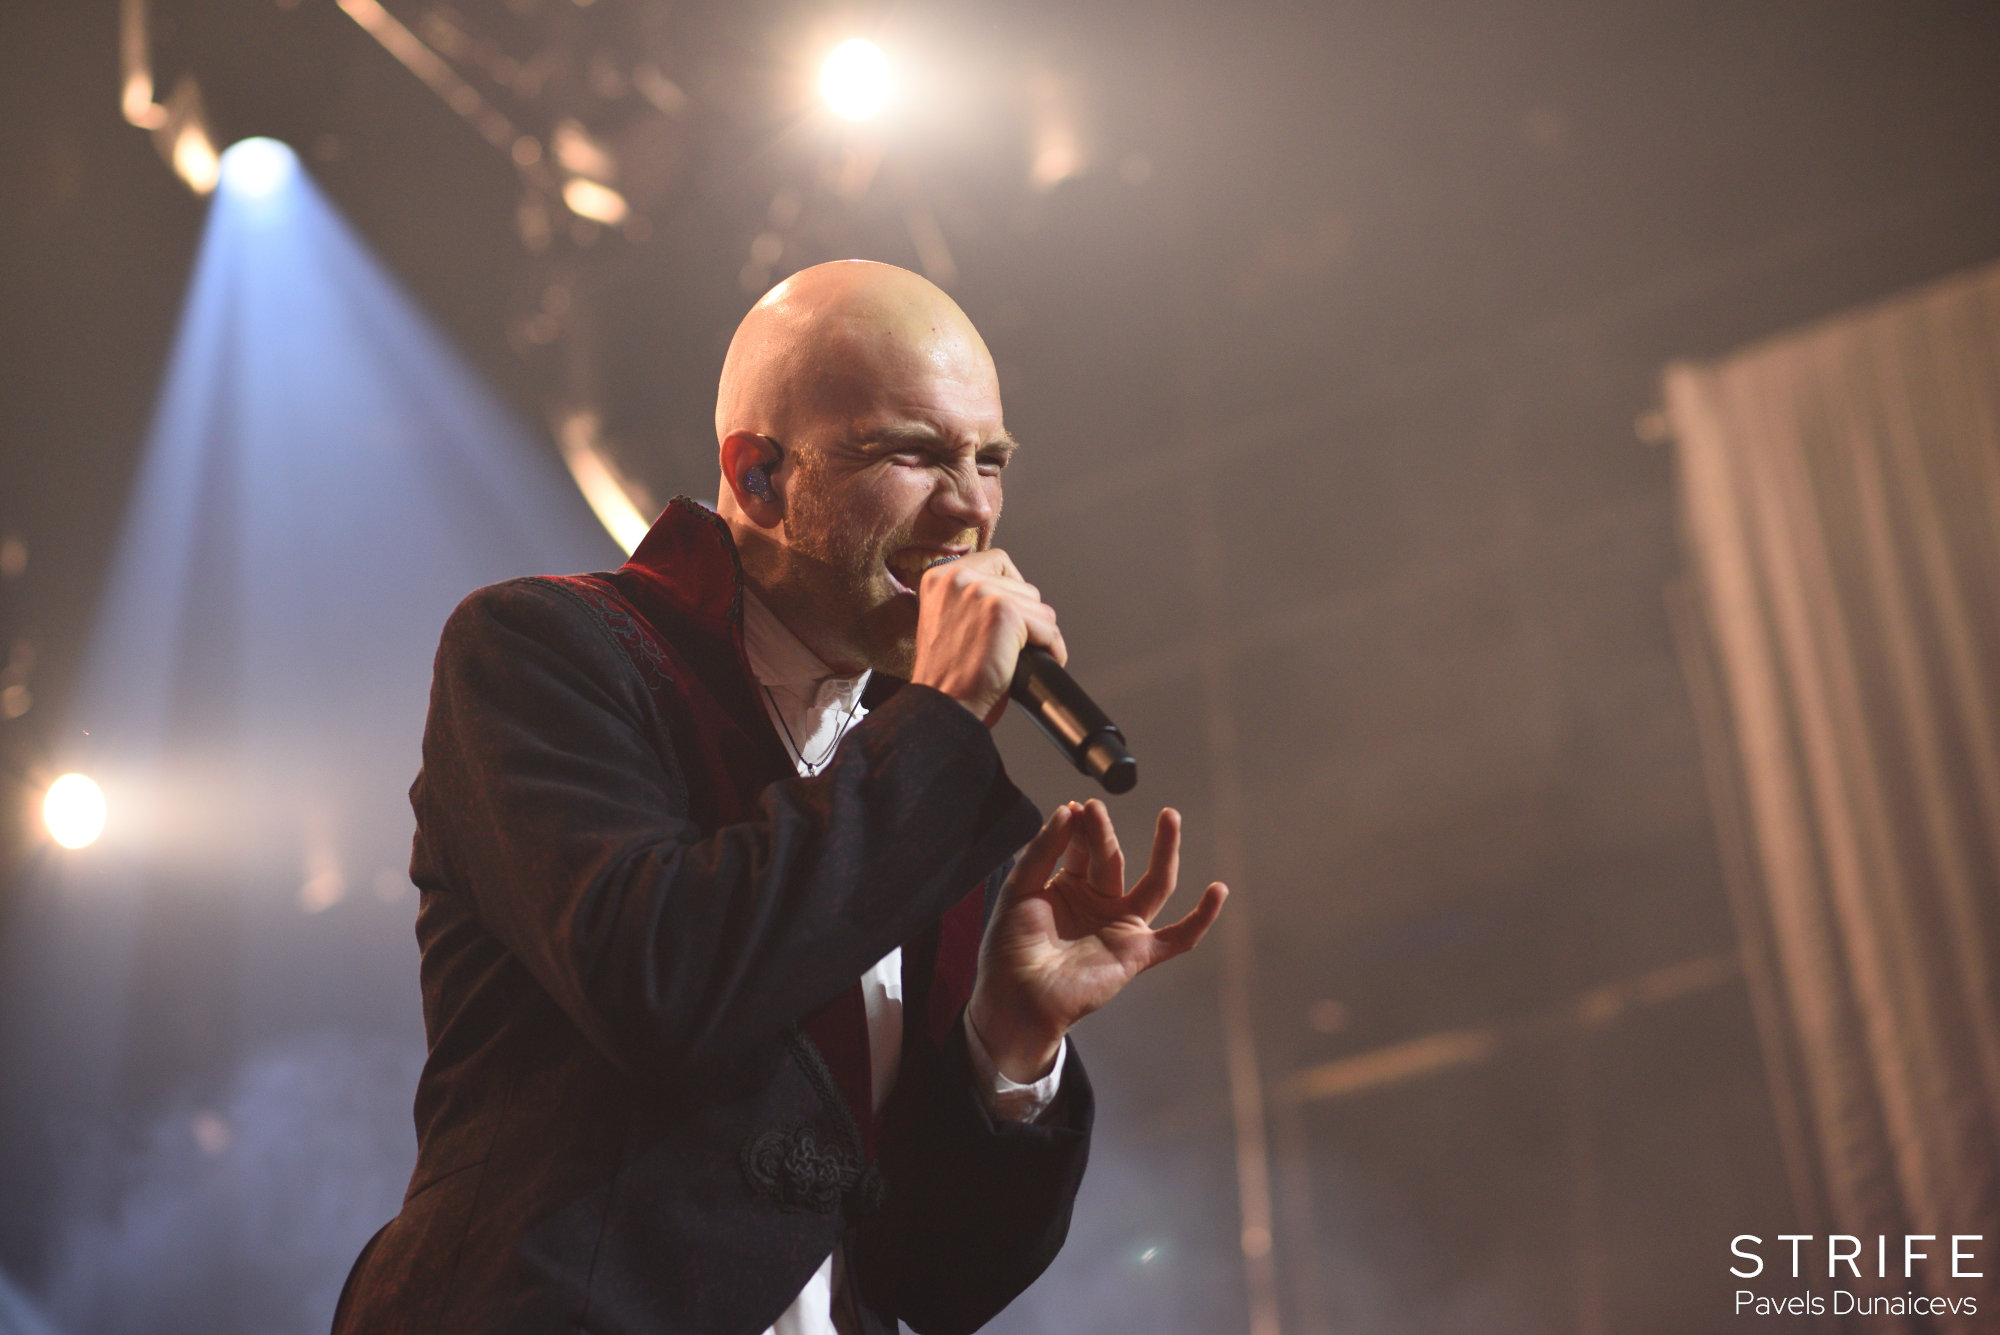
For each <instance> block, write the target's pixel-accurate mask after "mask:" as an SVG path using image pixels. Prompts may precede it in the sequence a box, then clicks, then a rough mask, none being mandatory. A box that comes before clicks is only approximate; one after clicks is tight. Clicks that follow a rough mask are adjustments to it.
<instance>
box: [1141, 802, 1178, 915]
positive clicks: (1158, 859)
mask: <svg viewBox="0 0 2000 1335" xmlns="http://www.w3.org/2000/svg"><path fill="white" fill-rule="evenodd" d="M1180 877H1181V813H1180V812H1178V811H1175V810H1174V809H1173V808H1172V807H1162V808H1160V816H1159V819H1158V820H1156V821H1154V822H1153V851H1152V854H1151V855H1150V856H1149V857H1147V859H1146V874H1145V875H1144V876H1141V877H1140V878H1139V880H1138V882H1137V883H1136V884H1134V885H1133V887H1132V902H1131V909H1132V912H1134V913H1136V914H1138V915H1139V917H1140V918H1141V919H1142V920H1143V921H1145V922H1151V921H1152V920H1153V915H1154V914H1156V913H1158V912H1159V911H1160V910H1161V909H1163V908H1165V907H1166V903H1167V901H1168V900H1169V899H1172V898H1173V897H1174V887H1175V886H1176V885H1177V884H1179V883H1180Z"/></svg>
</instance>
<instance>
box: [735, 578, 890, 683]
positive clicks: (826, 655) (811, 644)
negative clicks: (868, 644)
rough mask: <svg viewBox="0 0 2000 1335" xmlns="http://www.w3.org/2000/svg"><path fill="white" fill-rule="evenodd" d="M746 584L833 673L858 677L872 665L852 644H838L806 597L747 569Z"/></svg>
mask: <svg viewBox="0 0 2000 1335" xmlns="http://www.w3.org/2000/svg"><path fill="white" fill-rule="evenodd" d="M743 587H744V591H745V592H746V593H747V594H751V595H754V596H755V597H756V599H757V601H759V602H760V603H762V604H763V605H764V609H765V610H766V611H767V612H769V613H770V614H771V615H772V616H773V617H774V618H776V620H777V622H778V624H779V625H781V626H783V627H784V628H785V629H786V630H787V631H790V632H791V634H792V636H793V638H794V639H796V640H798V642H799V643H800V644H802V645H804V646H805V647H806V648H807V649H809V650H811V651H812V654H813V656H814V657H815V658H817V659H819V661H820V662H821V663H823V664H825V665H826V670H827V673H828V674H829V675H831V676H835V677H858V676H860V675H861V674H862V673H864V672H866V671H868V667H869V665H868V664H867V663H865V662H863V661H861V659H860V658H859V657H857V656H856V654H855V653H854V651H853V650H852V649H851V648H847V647H845V646H842V645H840V644H838V643H837V642H835V640H834V637H832V636H830V635H828V634H826V633H825V631H824V628H822V627H821V626H819V625H818V623H817V621H816V619H815V618H814V617H813V616H812V615H811V614H810V612H809V611H808V608H807V606H805V605H804V600H802V599H797V598H789V597H787V596H786V590H785V589H784V588H783V587H782V586H774V585H771V584H767V583H765V582H763V581H761V580H759V579H758V578H757V577H756V576H754V575H753V574H751V572H750V571H749V570H747V569H746V570H745V571H744V572H743Z"/></svg>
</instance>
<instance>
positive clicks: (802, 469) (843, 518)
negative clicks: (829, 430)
mask: <svg viewBox="0 0 2000 1335" xmlns="http://www.w3.org/2000/svg"><path fill="white" fill-rule="evenodd" d="M793 459H794V463H793V467H794V468H795V469H796V472H795V473H794V475H793V478H792V484H791V486H790V487H789V488H787V494H786V497H785V501H786V514H785V535H786V539H787V545H788V546H789V548H790V557H791V559H790V560H789V561H788V562H787V563H786V564H787V566H788V567H789V568H788V569H787V571H786V574H785V578H784V583H785V585H786V596H788V597H790V598H794V599H798V600H801V601H807V600H809V601H810V602H811V603H812V604H813V606H814V607H815V608H816V609H817V610H818V611H820V612H821V613H822V614H823V615H824V614H827V613H831V614H832V615H831V617H828V618H827V620H826V622H825V623H824V624H825V625H826V629H827V630H828V631H829V632H830V633H833V634H837V635H839V636H840V642H839V645H838V652H839V653H840V654H841V655H842V656H852V657H854V658H857V659H859V660H860V661H861V662H863V663H865V664H866V665H867V666H868V667H870V668H876V669H881V670H883V671H886V672H890V673H893V674H894V675H896V676H899V677H908V676H909V675H910V671H911V669H912V668H913V667H914V666H915V663H916V644H917V622H916V617H915V615H914V613H913V609H911V608H910V607H909V606H908V605H907V604H906V603H905V602H904V600H901V599H891V600H888V601H883V600H882V598H881V594H882V590H883V587H884V586H883V579H884V574H883V572H884V570H885V569H886V567H885V565H884V562H885V561H886V560H887V558H888V555H889V553H890V552H893V551H895V550H897V549H898V548H900V547H903V546H906V545H907V544H909V543H910V542H911V541H913V537H912V535H910V534H907V533H902V532H889V533H864V532H860V531H858V530H856V529H855V527H854V521H853V516H852V515H851V514H848V513H846V512H845V511H843V510H841V509H840V508H839V507H838V506H837V505H835V504H833V503H832V490H831V489H830V488H829V487H828V486H826V485H825V481H824V478H823V475H822V473H821V467H822V465H821V462H820V460H819V458H818V456H817V455H815V454H813V453H812V452H811V451H810V450H799V451H797V452H796V453H795V454H794V455H793ZM828 648H834V646H832V645H829V646H828Z"/></svg>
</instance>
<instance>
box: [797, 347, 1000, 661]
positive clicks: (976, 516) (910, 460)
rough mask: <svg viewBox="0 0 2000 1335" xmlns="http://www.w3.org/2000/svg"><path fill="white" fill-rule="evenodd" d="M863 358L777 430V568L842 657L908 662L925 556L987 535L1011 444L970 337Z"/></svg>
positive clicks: (988, 541)
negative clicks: (801, 418)
mask: <svg viewBox="0 0 2000 1335" xmlns="http://www.w3.org/2000/svg"><path fill="white" fill-rule="evenodd" d="M875 371H876V373H875V374H874V375H872V376H870V377H868V378H867V379H866V380H863V381H860V382H858V383H856V384H853V385H850V386H849V391H848V392H847V393H844V394H842V395H840V396H839V398H840V399H844V400H846V402H842V403H837V404H836V406H835V407H834V409H833V410H832V411H829V412H825V413H822V414H815V415H814V417H813V420H812V421H811V422H810V423H808V424H807V429H806V430H805V431H804V432H802V433H799V435H798V436H796V437H795V439H793V440H791V441H787V442H784V443H785V445H786V447H787V450H788V453H789V461H790V463H791V464H792V466H793V469H794V471H793V474H792V477H791V480H790V485H789V487H788V488H787V490H786V516H785V533H786V546H787V548H788V549H789V556H790V559H789V560H788V561H787V563H786V564H787V565H788V566H789V567H790V569H789V570H788V571H787V576H788V578H787V579H786V581H785V582H786V583H787V584H788V585H789V586H790V588H789V589H788V592H789V593H790V594H791V595H792V596H793V598H795V599H798V600H800V601H803V602H805V603H807V604H808V605H809V606H810V609H811V614H812V615H813V618H814V620H815V621H816V622H817V623H818V629H819V631H820V633H821V635H822V636H823V637H824V639H825V642H826V643H827V644H828V645H829V646H830V647H831V646H838V647H839V652H840V654H841V656H842V657H845V658H849V659H850V660H851V661H854V662H860V663H865V664H867V665H868V666H870V667H877V668H883V669H886V670H888V671H890V672H894V673H896V674H898V675H900V676H908V675H909V672H910V669H911V666H912V662H913V659H914V657H915V644H916V629H917V595H916V589H917V585H918V582H919V580H920V579H921V578H922V573H923V570H924V567H925V566H927V565H929V564H930V563H932V562H934V561H936V560H937V559H938V558H940V557H943V556H950V555H963V554H965V553H966V552H972V551H980V550H983V549H985V548H986V547H989V546H991V545H992V541H993V529H994V525H995V524H996V523H997V522H998V521H999V518H1000V503H1001V486H1000V474H1001V470H1002V469H1004V468H1005V467H1006V465H1007V461H1008V460H1009V458H1011V457H1012V455H1013V453H1014V448H1015V446H1014V441H1013V440H1012V438H1010V437H1009V436H1008V435H1007V431H1006V428H1005V426H1003V425H1002V422H1001V414H1000V393H999V387H998V384H997V383H996V381H995V380H994V377H993V373H992V364H991V362H990V361H987V360H986V358H985V355H984V350H983V349H980V350H979V352H978V353H977V355H973V354H972V352H971V350H970V349H959V350H958V355H950V350H946V351H945V352H939V351H938V350H936V349H930V350H927V351H925V352H924V353H923V354H922V355H917V354H916V353H915V352H913V354H912V355H910V356H908V357H901V358H896V359H893V364H891V365H888V366H883V367H877V368H875Z"/></svg>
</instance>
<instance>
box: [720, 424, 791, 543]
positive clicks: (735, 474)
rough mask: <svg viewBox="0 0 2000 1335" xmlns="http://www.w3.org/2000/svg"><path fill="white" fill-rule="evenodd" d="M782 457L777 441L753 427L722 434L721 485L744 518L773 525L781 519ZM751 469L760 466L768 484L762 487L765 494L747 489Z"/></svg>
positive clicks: (783, 506) (757, 524)
mask: <svg viewBox="0 0 2000 1335" xmlns="http://www.w3.org/2000/svg"><path fill="white" fill-rule="evenodd" d="M784 457H785V452H784V449H783V448H782V447H781V446H780V445H779V444H778V442H777V441H775V440H772V439H771V438H770V437H769V436H765V435H760V434H758V433H757V432H755V431H732V432H730V433H729V434H728V435H726V436H724V437H723V438H722V448H721V451H720V460H721V464H722V485H723V486H725V487H727V488H728V489H729V494H730V495H731V496H732V497H733V498H734V499H735V501H736V508H737V509H738V510H740V511H741V512H742V513H743V516H744V518H746V519H748V520H749V521H750V522H751V523H753V524H755V525H756V526H757V527H758V528H776V527H777V526H778V525H779V524H780V523H782V522H784V518H785V484H784V480H783V479H782V478H780V477H779V476H778V472H779V465H780V464H781V463H783V462H784ZM755 469H761V470H763V476H764V479H765V481H766V482H767V483H768V484H769V485H768V486H767V487H765V488H764V490H765V491H767V492H768V493H769V494H768V495H767V496H760V495H758V494H757V492H755V491H752V490H751V489H750V485H749V482H748V479H749V476H750V474H751V472H752V470H755Z"/></svg>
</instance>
